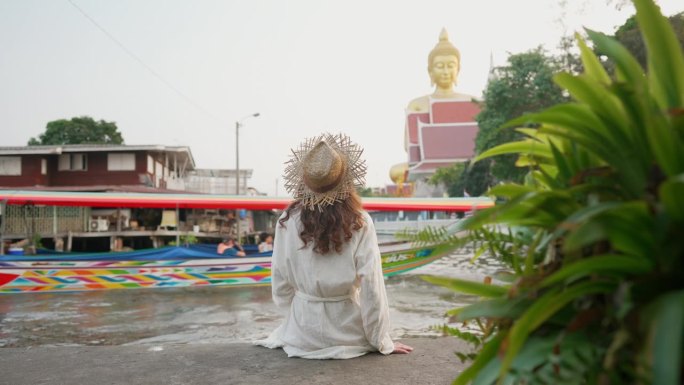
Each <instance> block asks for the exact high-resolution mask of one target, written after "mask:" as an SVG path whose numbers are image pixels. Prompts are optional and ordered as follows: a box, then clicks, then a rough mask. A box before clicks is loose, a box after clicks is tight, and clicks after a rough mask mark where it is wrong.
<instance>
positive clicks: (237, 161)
mask: <svg viewBox="0 0 684 385" xmlns="http://www.w3.org/2000/svg"><path fill="white" fill-rule="evenodd" d="M258 116H259V113H258V112H256V113H253V114H251V115H247V116H245V117H244V118H242V119H240V120H238V121H237V122H235V195H240V126H242V125H243V124H242V122H243V121H245V120H247V119H249V118H256V117H258ZM236 214H237V215H236V218H235V219H236V220H237V243H238V244H239V243H240V213H236Z"/></svg>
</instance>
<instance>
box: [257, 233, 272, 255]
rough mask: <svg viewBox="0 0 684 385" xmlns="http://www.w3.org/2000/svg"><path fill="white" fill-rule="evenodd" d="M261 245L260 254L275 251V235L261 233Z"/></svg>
mask: <svg viewBox="0 0 684 385" xmlns="http://www.w3.org/2000/svg"><path fill="white" fill-rule="evenodd" d="M259 238H260V239H261V243H259V252H260V253H265V252H267V251H272V250H273V235H271V234H268V233H261V235H260V236H259Z"/></svg>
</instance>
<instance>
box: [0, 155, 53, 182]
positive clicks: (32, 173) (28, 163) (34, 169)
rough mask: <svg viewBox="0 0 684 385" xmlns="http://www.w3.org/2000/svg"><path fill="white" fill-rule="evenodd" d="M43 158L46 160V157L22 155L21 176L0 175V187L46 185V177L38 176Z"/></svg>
mask: <svg viewBox="0 0 684 385" xmlns="http://www.w3.org/2000/svg"><path fill="white" fill-rule="evenodd" d="M43 158H46V159H47V156H45V155H23V156H22V157H21V175H0V186H5V187H21V186H37V185H41V186H46V185H48V182H49V178H48V176H47V175H41V174H40V160H41V159H43Z"/></svg>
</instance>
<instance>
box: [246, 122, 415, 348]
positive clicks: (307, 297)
mask: <svg viewBox="0 0 684 385" xmlns="http://www.w3.org/2000/svg"><path fill="white" fill-rule="evenodd" d="M362 152H363V150H362V149H361V148H360V147H359V146H358V145H356V144H353V143H351V141H350V140H349V138H348V137H347V136H345V135H342V134H340V135H330V134H325V135H321V136H320V137H317V138H313V139H311V140H307V141H305V142H304V143H303V144H302V145H300V146H299V147H297V149H296V150H293V155H292V158H291V159H290V161H289V162H288V163H287V167H286V170H285V180H286V182H285V186H287V189H288V190H289V192H291V193H293V194H294V198H295V200H294V202H293V203H292V204H290V206H289V207H288V208H287V209H286V210H285V212H284V213H283V215H281V217H280V219H279V220H278V224H276V232H275V239H277V241H275V242H274V247H273V258H272V262H271V263H272V265H271V283H272V294H273V301H274V302H275V304H276V305H277V306H278V307H280V308H282V309H283V310H284V311H285V312H286V315H285V320H284V321H283V323H282V324H281V325H280V326H279V327H278V328H277V329H276V330H275V331H273V332H272V333H271V335H270V336H269V337H268V338H267V339H265V340H260V341H255V344H257V345H262V346H266V347H268V348H271V349H273V348H280V347H282V348H283V350H284V351H285V352H286V353H287V355H288V356H289V357H302V358H311V359H331V358H335V359H343V358H353V357H358V356H361V355H364V354H366V353H368V352H374V351H379V352H380V353H382V354H391V353H401V354H406V353H410V352H411V351H412V350H413V348H411V347H410V346H407V345H404V344H402V343H400V342H393V341H392V338H390V323H389V307H388V304H387V294H386V292H385V283H384V279H383V275H382V261H381V259H380V250H379V248H378V240H377V236H376V234H375V227H374V226H373V221H372V220H371V218H370V216H369V215H368V213H366V212H365V211H364V210H363V208H362V206H361V199H360V198H359V196H358V195H357V193H356V188H358V187H361V186H363V179H364V176H365V174H366V166H365V162H364V161H362V160H361V158H360V155H361V153H362Z"/></svg>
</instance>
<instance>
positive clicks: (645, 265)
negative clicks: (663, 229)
mask: <svg viewBox="0 0 684 385" xmlns="http://www.w3.org/2000/svg"><path fill="white" fill-rule="evenodd" d="M651 269H653V263H652V262H651V261H649V260H647V259H643V258H634V257H628V256H623V255H609V254H607V255H600V256H592V257H591V258H587V259H583V260H581V261H578V262H574V263H571V264H568V265H567V266H564V267H563V268H562V269H560V270H558V271H556V272H555V273H553V274H551V275H550V276H548V277H546V278H544V280H543V281H542V282H541V284H540V286H541V287H548V286H551V285H554V284H556V283H559V282H567V281H568V280H577V279H581V278H585V277H588V276H590V275H593V274H600V273H605V272H610V273H624V274H648V273H649V272H650V271H651Z"/></svg>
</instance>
